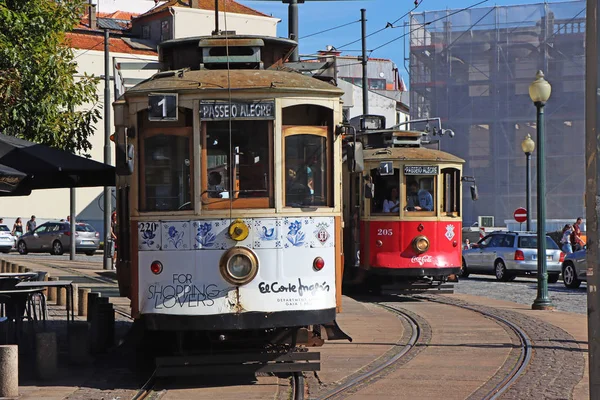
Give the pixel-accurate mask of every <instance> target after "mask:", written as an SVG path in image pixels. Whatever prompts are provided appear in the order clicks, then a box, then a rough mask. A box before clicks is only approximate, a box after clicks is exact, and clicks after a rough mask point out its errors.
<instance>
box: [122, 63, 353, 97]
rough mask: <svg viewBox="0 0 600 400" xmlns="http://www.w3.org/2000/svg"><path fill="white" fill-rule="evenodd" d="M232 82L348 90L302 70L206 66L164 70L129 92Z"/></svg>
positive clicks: (246, 86) (277, 88)
mask: <svg viewBox="0 0 600 400" xmlns="http://www.w3.org/2000/svg"><path fill="white" fill-rule="evenodd" d="M229 82H231V90H234V91H264V92H270V93H278V92H289V91H293V92H297V93H318V94H326V95H332V96H333V95H336V96H341V95H342V94H344V91H343V90H342V89H340V88H338V87H337V86H333V85H332V84H330V83H327V82H323V81H321V80H319V79H315V78H312V77H310V76H305V75H302V74H300V73H298V72H295V71H293V72H290V71H285V70H270V69H251V70H250V69H248V70H244V69H231V70H229V71H228V70H226V69H211V70H209V69H204V70H178V71H164V72H159V73H157V74H155V75H154V76H153V77H151V78H149V79H147V80H145V81H143V82H141V83H139V84H138V85H136V86H134V87H132V88H131V89H129V90H128V91H127V92H125V95H126V96H127V95H130V94H141V93H146V92H153V91H157V90H168V91H177V92H187V91H203V92H204V91H216V92H220V91H227V90H228V87H229Z"/></svg>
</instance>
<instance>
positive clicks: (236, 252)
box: [219, 247, 258, 285]
mask: <svg viewBox="0 0 600 400" xmlns="http://www.w3.org/2000/svg"><path fill="white" fill-rule="evenodd" d="M219 269H220V271H221V275H222V276H223V279H225V280H226V281H227V282H229V283H231V284H234V285H245V284H247V283H248V282H250V281H251V280H252V279H254V277H255V276H256V274H257V273H258V258H257V257H256V254H254V253H253V252H252V250H250V249H248V248H245V247H234V248H231V249H229V250H228V251H227V252H225V254H223V256H222V257H221V262H220V263H219Z"/></svg>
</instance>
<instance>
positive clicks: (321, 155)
mask: <svg viewBox="0 0 600 400" xmlns="http://www.w3.org/2000/svg"><path fill="white" fill-rule="evenodd" d="M326 145H327V138H326V137H324V136H317V135H305V134H293V135H290V136H287V137H286V138H285V175H286V180H285V205H286V206H287V207H306V206H327V205H328V199H327V197H328V196H327V190H328V185H327V174H328V171H327V147H326Z"/></svg>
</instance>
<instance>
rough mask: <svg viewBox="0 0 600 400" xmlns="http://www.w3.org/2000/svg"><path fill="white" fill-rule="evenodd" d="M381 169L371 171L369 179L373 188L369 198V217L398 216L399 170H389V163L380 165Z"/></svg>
mask: <svg viewBox="0 0 600 400" xmlns="http://www.w3.org/2000/svg"><path fill="white" fill-rule="evenodd" d="M382 165H383V167H382V166H380V167H379V168H374V169H372V170H371V179H372V181H373V185H374V186H375V191H374V193H373V198H371V215H377V214H381V215H389V214H390V213H393V214H399V212H400V189H399V187H398V183H399V182H400V170H399V169H398V168H391V162H385V163H382Z"/></svg>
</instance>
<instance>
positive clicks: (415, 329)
mask: <svg viewBox="0 0 600 400" xmlns="http://www.w3.org/2000/svg"><path fill="white" fill-rule="evenodd" d="M375 304H377V305H378V306H380V307H382V308H385V309H387V310H389V311H392V312H394V313H396V314H397V315H398V316H400V317H401V318H404V320H405V321H406V322H407V323H408V324H409V326H410V328H411V331H412V333H411V336H410V339H409V340H408V343H407V344H405V345H404V347H403V349H402V350H401V351H400V352H399V353H397V354H395V355H394V356H393V357H392V358H390V359H389V360H387V361H386V362H384V363H382V364H380V365H378V366H377V367H376V368H374V369H373V370H371V371H368V372H365V373H364V374H361V375H359V376H357V377H355V378H353V379H351V380H349V381H348V382H346V383H344V384H343V385H341V386H339V387H337V388H335V389H333V390H331V391H329V392H327V393H325V394H324V395H323V396H321V397H318V400H326V399H331V398H333V397H335V396H337V395H339V394H341V393H342V392H345V391H347V390H348V389H351V388H353V387H356V386H358V385H360V384H361V383H363V382H365V381H366V380H367V379H369V378H371V377H373V376H375V375H377V374H379V373H381V372H382V371H383V370H384V369H386V368H387V367H389V366H391V365H392V364H394V363H396V362H398V361H399V360H400V359H402V357H404V356H405V355H406V354H407V353H408V352H409V351H410V350H411V349H412V348H413V347H414V346H415V344H416V343H417V341H418V340H419V337H420V336H421V329H420V328H419V324H418V322H417V321H415V320H414V319H413V318H412V317H411V316H409V315H407V314H406V313H404V312H403V311H402V310H400V309H397V308H395V307H392V306H388V305H385V304H381V303H375Z"/></svg>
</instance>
